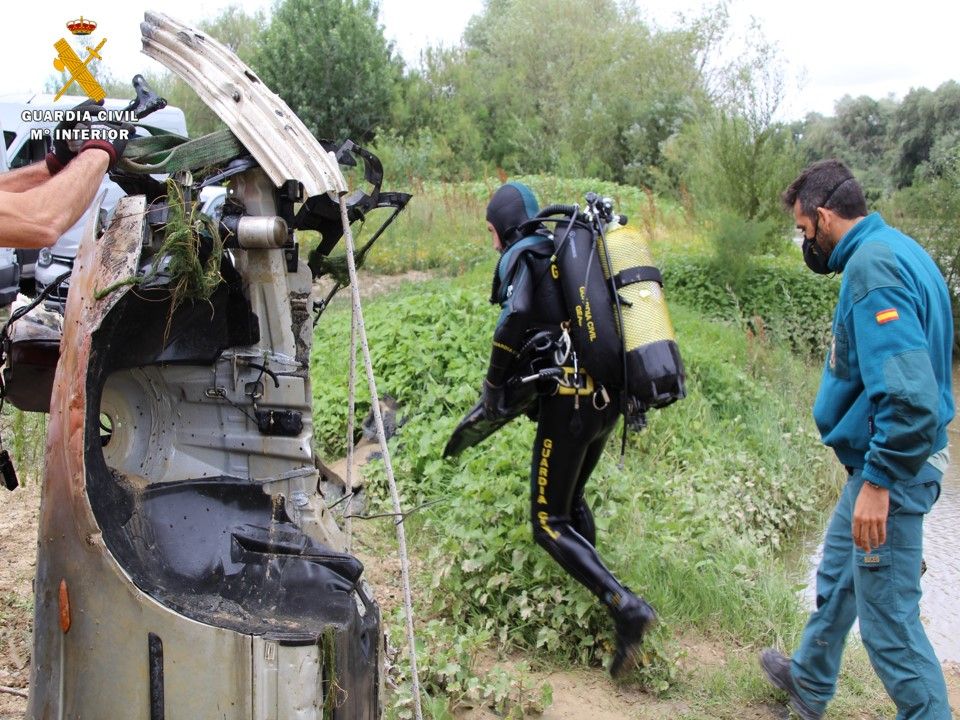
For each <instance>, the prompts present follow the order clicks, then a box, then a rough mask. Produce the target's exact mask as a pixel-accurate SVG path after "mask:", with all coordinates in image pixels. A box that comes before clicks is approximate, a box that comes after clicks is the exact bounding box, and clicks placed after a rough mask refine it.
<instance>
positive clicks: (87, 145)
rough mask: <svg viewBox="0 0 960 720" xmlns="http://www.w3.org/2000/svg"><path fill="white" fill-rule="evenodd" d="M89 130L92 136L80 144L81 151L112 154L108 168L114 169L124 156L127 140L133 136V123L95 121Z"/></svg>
mask: <svg viewBox="0 0 960 720" xmlns="http://www.w3.org/2000/svg"><path fill="white" fill-rule="evenodd" d="M89 132H90V136H91V138H90V139H89V140H86V141H84V143H83V145H81V146H80V152H83V151H84V150H103V151H105V152H106V153H107V154H108V155H109V156H110V165H109V166H108V167H107V170H108V171H109V170H113V169H114V168H115V167H116V166H117V162H119V160H120V158H121V157H123V151H124V149H125V148H126V147H127V141H128V140H129V139H130V138H131V137H132V136H133V125H130V124H129V123H120V122H94V123H90V127H89Z"/></svg>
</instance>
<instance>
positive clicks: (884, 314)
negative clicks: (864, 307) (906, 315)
mask: <svg viewBox="0 0 960 720" xmlns="http://www.w3.org/2000/svg"><path fill="white" fill-rule="evenodd" d="M899 319H900V313H898V312H897V310H896V308H887V309H886V310H881V311H880V312H878V313H877V324H878V325H884V324H886V323H888V322H893V321H894V320H899Z"/></svg>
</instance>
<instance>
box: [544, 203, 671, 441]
mask: <svg viewBox="0 0 960 720" xmlns="http://www.w3.org/2000/svg"><path fill="white" fill-rule="evenodd" d="M530 223H531V224H534V223H536V224H538V225H541V226H542V225H544V224H546V225H553V226H554V231H553V245H554V253H553V256H552V258H551V273H552V274H553V277H554V278H555V279H557V280H558V282H559V283H560V286H561V290H562V293H563V298H564V302H565V303H566V306H567V309H568V311H569V314H570V321H571V322H570V324H571V327H570V333H571V336H572V340H573V352H574V354H575V360H576V361H577V363H578V364H579V365H580V366H581V367H583V368H585V369H586V371H587V372H588V373H589V375H590V376H591V377H592V378H593V381H594V382H595V383H596V384H597V385H598V386H606V387H609V388H611V389H613V390H617V391H623V392H622V397H623V402H624V413H625V415H626V417H627V420H628V423H630V424H631V425H632V426H633V427H636V428H638V429H639V428H641V427H643V425H644V424H645V413H646V411H647V410H649V409H651V408H662V407H666V406H667V405H670V404H671V403H673V402H675V401H677V400H679V399H681V398H683V397H685V395H686V389H685V384H684V383H685V372H684V367H683V360H682V359H681V357H680V352H679V348H678V347H677V343H676V339H675V336H674V331H673V325H672V323H671V321H670V316H669V312H668V310H667V305H666V301H665V299H664V295H663V278H662V276H661V274H660V271H659V270H658V269H657V267H656V266H655V265H654V264H653V257H652V254H651V253H650V249H649V246H648V245H647V243H646V240H645V239H644V238H643V236H642V234H641V233H640V232H638V231H637V230H635V229H633V228H631V227H630V226H629V225H627V224H626V218H625V217H623V216H619V215H615V214H614V213H613V203H612V201H610V200H609V199H608V198H601V197H599V196H598V195H596V194H595V193H588V194H587V196H586V207H585V209H583V210H582V211H581V209H580V208H579V206H577V205H551V206H548V207H546V208H544V209H543V210H541V211H540V212H539V214H538V215H537V216H536V217H535V218H532V219H531V220H530Z"/></svg>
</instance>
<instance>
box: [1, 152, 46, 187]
mask: <svg viewBox="0 0 960 720" xmlns="http://www.w3.org/2000/svg"><path fill="white" fill-rule="evenodd" d="M51 177H52V175H50V170H49V169H48V168H47V164H46V163H45V162H43V161H42V160H41V161H40V162H36V163H33V164H32V165H27V166H26V167H22V168H17V169H16V170H11V171H10V172H5V173H3V174H0V192H11V193H19V192H24V191H25V190H30V189H31V188H35V187H37V185H41V184H42V183H45V182H46V181H47V180H49V179H50V178H51Z"/></svg>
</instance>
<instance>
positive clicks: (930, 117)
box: [890, 80, 960, 187]
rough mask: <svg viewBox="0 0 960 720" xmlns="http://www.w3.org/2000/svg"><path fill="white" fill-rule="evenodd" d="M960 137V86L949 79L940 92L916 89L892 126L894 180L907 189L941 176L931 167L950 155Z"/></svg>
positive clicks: (905, 101) (903, 103) (904, 101)
mask: <svg viewBox="0 0 960 720" xmlns="http://www.w3.org/2000/svg"><path fill="white" fill-rule="evenodd" d="M958 135H960V84H958V83H957V82H956V81H954V80H948V81H947V82H945V83H943V84H942V85H941V86H940V87H938V88H937V89H936V90H932V91H931V90H928V89H926V88H914V89H913V90H911V91H910V92H909V93H907V96H906V97H905V98H904V99H903V102H902V103H900V106H899V107H898V108H897V111H896V113H895V116H894V121H893V123H892V126H891V136H890V141H891V143H892V144H894V145H895V146H896V151H895V160H894V163H893V178H894V182H895V183H896V186H897V187H907V186H909V185H910V184H912V183H913V182H914V179H915V176H916V174H917V172H918V171H919V172H920V174H921V176H922V175H924V174H926V175H928V176H930V175H933V176H936V175H937V172H938V171H937V170H936V168H931V167H928V166H927V164H928V163H929V162H930V161H931V159H933V160H934V161H937V160H939V161H940V162H941V164H942V158H944V157H945V156H949V155H950V153H951V151H952V150H953V148H954V147H956V141H957V138H958Z"/></svg>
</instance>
